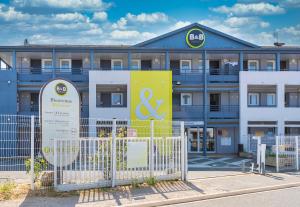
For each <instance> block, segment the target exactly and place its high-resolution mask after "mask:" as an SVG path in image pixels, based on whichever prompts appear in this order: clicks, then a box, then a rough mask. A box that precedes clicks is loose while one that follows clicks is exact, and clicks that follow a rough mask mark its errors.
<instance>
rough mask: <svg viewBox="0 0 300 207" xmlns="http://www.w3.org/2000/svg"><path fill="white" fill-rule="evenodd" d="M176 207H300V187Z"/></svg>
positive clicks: (183, 204)
mask: <svg viewBox="0 0 300 207" xmlns="http://www.w3.org/2000/svg"><path fill="white" fill-rule="evenodd" d="M172 206H175V207H179V206H180V207H196V206H197V207H198V206H199V207H234V206H238V207H283V206H287V207H299V206H300V187H295V188H287V189H281V190H274V191H267V192H261V193H252V194H247V195H239V196H232V197H225V198H218V199H212V200H205V201H197V202H191V203H182V204H177V205H172Z"/></svg>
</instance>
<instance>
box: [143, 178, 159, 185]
mask: <svg viewBox="0 0 300 207" xmlns="http://www.w3.org/2000/svg"><path fill="white" fill-rule="evenodd" d="M145 182H146V183H147V184H148V185H149V186H154V185H156V183H157V180H156V179H155V177H149V178H146V179H145Z"/></svg>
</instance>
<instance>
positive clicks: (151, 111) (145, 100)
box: [135, 88, 165, 120]
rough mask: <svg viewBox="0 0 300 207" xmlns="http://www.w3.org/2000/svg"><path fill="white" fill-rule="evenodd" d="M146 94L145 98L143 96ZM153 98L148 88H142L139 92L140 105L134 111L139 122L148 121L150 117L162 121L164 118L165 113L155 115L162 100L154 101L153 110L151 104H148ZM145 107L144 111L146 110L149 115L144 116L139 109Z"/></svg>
mask: <svg viewBox="0 0 300 207" xmlns="http://www.w3.org/2000/svg"><path fill="white" fill-rule="evenodd" d="M146 93H148V97H146V96H145V94H146ZM152 96H153V93H152V90H151V89H150V88H144V89H142V90H141V92H140V99H141V103H140V104H138V105H137V107H136V109H135V113H136V116H137V117H138V118H139V119H141V120H146V119H149V118H150V117H152V118H155V119H158V120H162V119H164V117H165V113H163V114H161V115H159V114H157V110H158V108H159V107H160V106H161V105H162V103H163V100H156V107H155V108H153V107H152V106H151V104H150V103H149V101H150V100H151V98H152ZM143 105H144V106H145V107H146V109H147V110H148V112H149V114H147V115H144V114H142V112H141V107H142V106H143Z"/></svg>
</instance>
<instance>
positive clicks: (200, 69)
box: [198, 60, 203, 71]
mask: <svg viewBox="0 0 300 207" xmlns="http://www.w3.org/2000/svg"><path fill="white" fill-rule="evenodd" d="M198 64H199V65H198V70H199V71H202V70H203V61H202V60H199V61H198Z"/></svg>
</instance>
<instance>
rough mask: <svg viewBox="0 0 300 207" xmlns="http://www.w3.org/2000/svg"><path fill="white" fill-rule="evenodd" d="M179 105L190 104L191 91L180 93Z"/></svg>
mask: <svg viewBox="0 0 300 207" xmlns="http://www.w3.org/2000/svg"><path fill="white" fill-rule="evenodd" d="M181 105H182V106H190V105H192V94H191V93H181Z"/></svg>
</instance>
